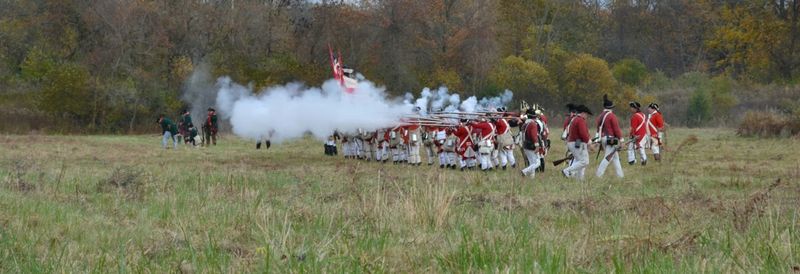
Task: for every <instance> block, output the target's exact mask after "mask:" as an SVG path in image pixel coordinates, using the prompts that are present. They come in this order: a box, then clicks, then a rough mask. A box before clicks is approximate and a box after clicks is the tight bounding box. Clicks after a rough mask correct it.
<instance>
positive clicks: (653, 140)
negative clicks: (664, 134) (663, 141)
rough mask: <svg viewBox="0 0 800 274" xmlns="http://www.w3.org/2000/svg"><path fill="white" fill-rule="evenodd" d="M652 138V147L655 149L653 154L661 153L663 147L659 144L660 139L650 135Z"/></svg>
mask: <svg viewBox="0 0 800 274" xmlns="http://www.w3.org/2000/svg"><path fill="white" fill-rule="evenodd" d="M649 138H650V149H651V150H653V154H660V153H661V147H659V146H658V142H660V141H659V139H656V138H653V137H649Z"/></svg>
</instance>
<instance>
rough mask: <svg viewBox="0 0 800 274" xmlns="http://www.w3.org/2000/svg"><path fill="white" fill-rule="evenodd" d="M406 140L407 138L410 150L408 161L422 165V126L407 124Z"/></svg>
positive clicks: (407, 145)
mask: <svg viewBox="0 0 800 274" xmlns="http://www.w3.org/2000/svg"><path fill="white" fill-rule="evenodd" d="M405 129H406V132H405V140H406V147H407V151H408V157H407V161H408V163H409V164H411V165H417V166H418V165H420V164H422V157H420V155H419V148H420V145H421V144H422V136H421V135H422V134H421V133H420V126H419V125H413V124H412V125H407V126H405Z"/></svg>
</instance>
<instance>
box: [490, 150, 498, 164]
mask: <svg viewBox="0 0 800 274" xmlns="http://www.w3.org/2000/svg"><path fill="white" fill-rule="evenodd" d="M491 157H492V165H493V166H496V167H499V166H500V151H499V150H497V149H492V156H491Z"/></svg>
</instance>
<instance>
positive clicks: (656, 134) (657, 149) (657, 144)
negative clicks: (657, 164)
mask: <svg viewBox="0 0 800 274" xmlns="http://www.w3.org/2000/svg"><path fill="white" fill-rule="evenodd" d="M647 111H648V114H647V131H648V135H649V136H650V149H652V150H653V158H654V159H656V161H661V144H662V143H663V142H664V117H663V116H662V115H661V111H659V110H658V104H656V103H650V105H649V106H647Z"/></svg>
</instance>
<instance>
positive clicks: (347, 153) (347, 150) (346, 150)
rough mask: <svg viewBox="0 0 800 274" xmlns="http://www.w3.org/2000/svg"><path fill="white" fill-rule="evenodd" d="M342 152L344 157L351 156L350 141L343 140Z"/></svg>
mask: <svg viewBox="0 0 800 274" xmlns="http://www.w3.org/2000/svg"><path fill="white" fill-rule="evenodd" d="M342 152H343V153H344V157H347V156H350V142H342Z"/></svg>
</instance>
